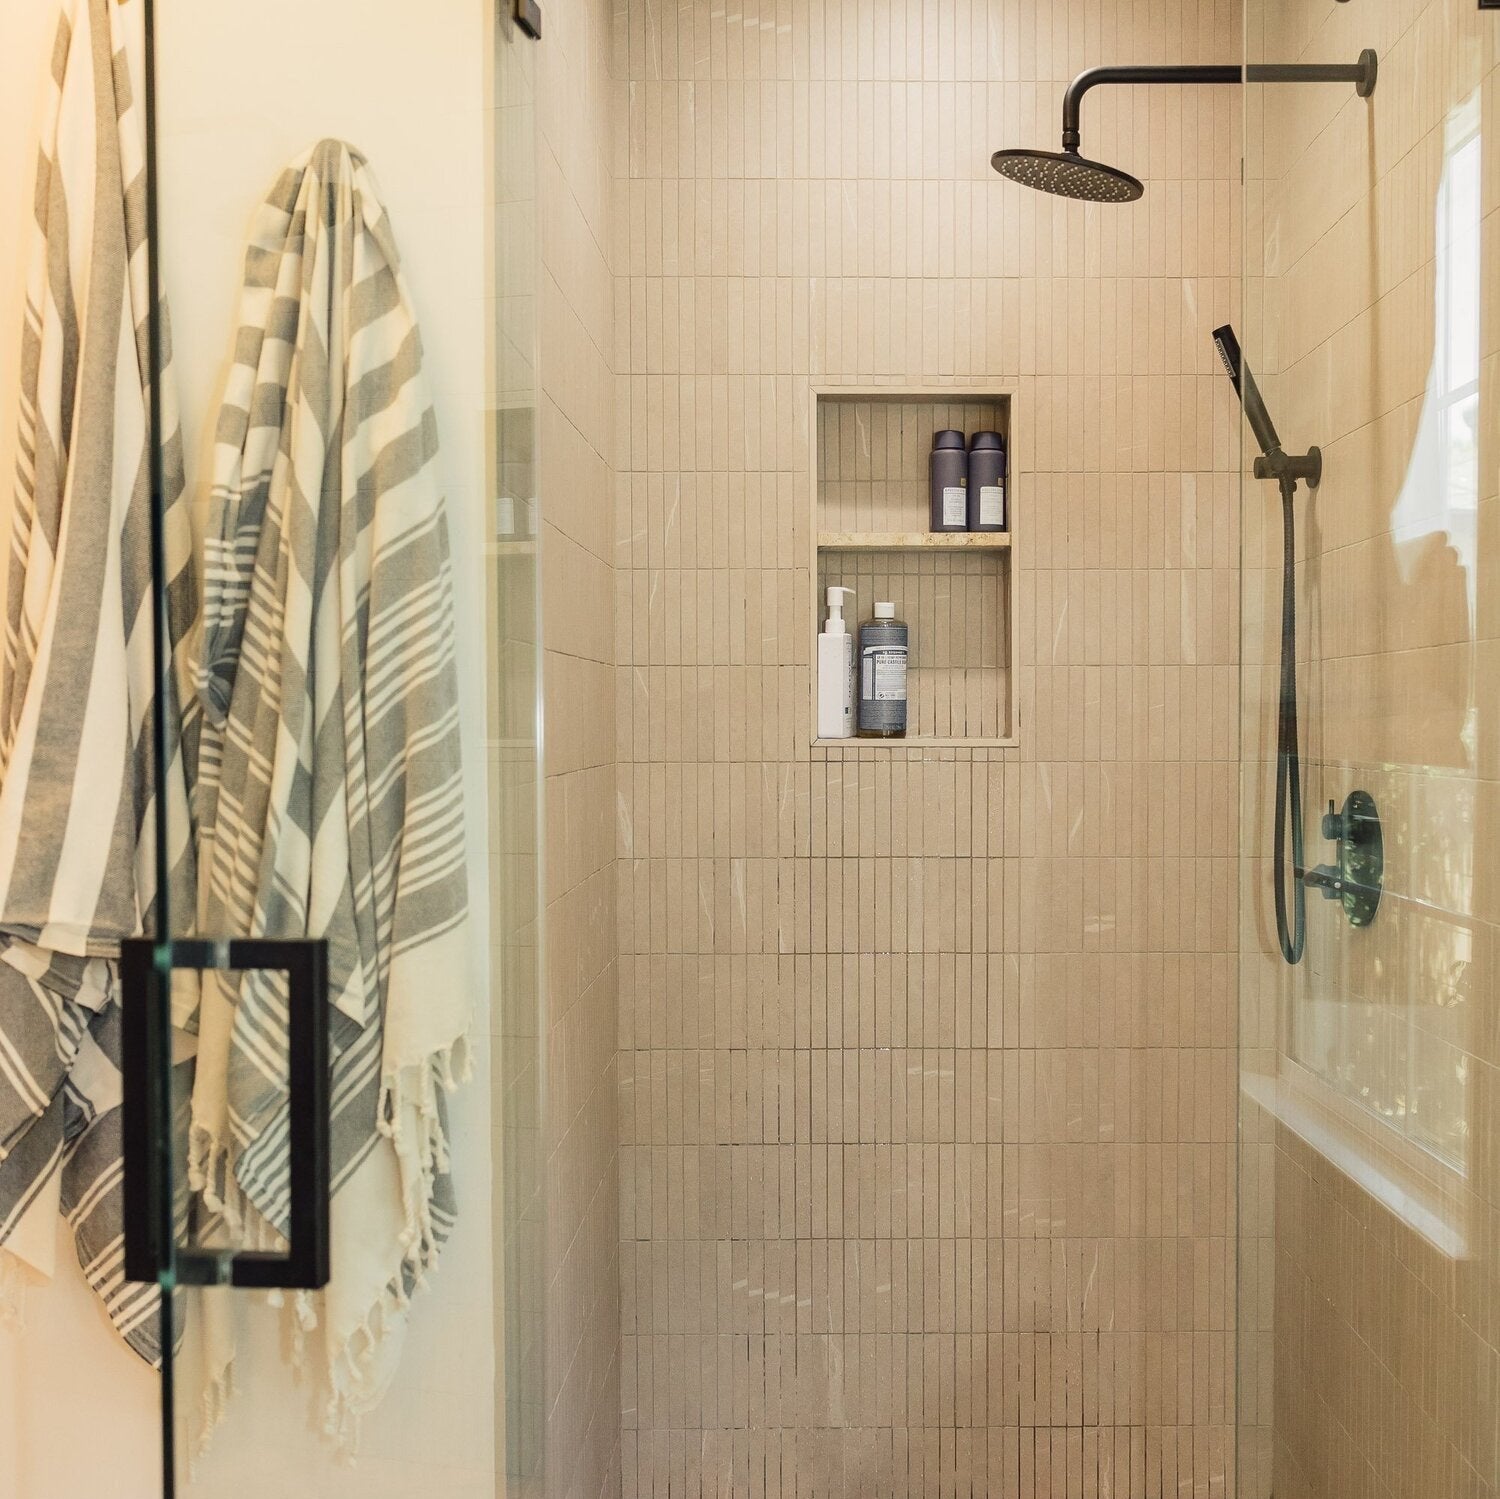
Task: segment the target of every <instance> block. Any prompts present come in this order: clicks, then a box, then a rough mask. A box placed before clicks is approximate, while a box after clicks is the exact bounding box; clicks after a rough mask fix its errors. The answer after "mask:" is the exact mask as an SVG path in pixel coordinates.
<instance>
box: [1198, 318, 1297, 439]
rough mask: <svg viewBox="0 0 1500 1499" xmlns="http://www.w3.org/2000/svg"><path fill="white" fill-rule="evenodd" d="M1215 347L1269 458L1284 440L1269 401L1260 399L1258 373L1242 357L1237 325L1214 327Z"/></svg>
mask: <svg viewBox="0 0 1500 1499" xmlns="http://www.w3.org/2000/svg"><path fill="white" fill-rule="evenodd" d="M1214 348H1216V349H1217V350H1218V351H1219V359H1220V361H1221V362H1222V363H1223V365H1224V371H1225V373H1226V374H1227V375H1228V376H1229V378H1230V379H1231V380H1232V381H1233V382H1234V389H1235V394H1236V395H1238V396H1239V398H1240V404H1241V405H1242V406H1243V407H1244V408H1245V420H1246V421H1247V422H1249V423H1250V430H1251V431H1252V432H1254V433H1255V440H1256V442H1258V443H1259V444H1260V450H1261V452H1262V453H1263V454H1265V456H1266V457H1267V458H1269V457H1270V456H1271V455H1272V454H1273V453H1279V452H1280V451H1281V439H1280V437H1278V436H1277V435H1276V424H1275V423H1274V422H1273V421H1272V420H1271V413H1270V412H1269V411H1267V410H1266V403H1265V402H1264V401H1263V400H1261V398H1260V389H1259V387H1258V386H1257V385H1256V383H1255V376H1254V375H1252V374H1251V373H1250V371H1249V369H1248V368H1247V367H1246V366H1245V363H1244V361H1243V360H1242V359H1241V357H1240V341H1239V339H1237V338H1236V337H1235V336H1234V328H1233V327H1232V326H1231V325H1230V324H1229V323H1225V324H1224V326H1223V327H1222V328H1215V329H1214Z"/></svg>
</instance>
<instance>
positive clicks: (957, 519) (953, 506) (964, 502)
mask: <svg viewBox="0 0 1500 1499" xmlns="http://www.w3.org/2000/svg"><path fill="white" fill-rule="evenodd" d="M968 513H969V495H968V491H967V490H966V489H964V488H963V487H962V486H961V485H952V486H950V487H948V488H946V489H944V490H943V524H944V525H945V526H961V525H963V524H964V522H965V520H966V518H967V516H968Z"/></svg>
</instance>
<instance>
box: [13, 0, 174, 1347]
mask: <svg viewBox="0 0 1500 1499" xmlns="http://www.w3.org/2000/svg"><path fill="white" fill-rule="evenodd" d="M130 9H131V11H132V12H138V11H139V9H140V7H139V6H135V7H131V8H130ZM132 22H134V24H136V25H139V19H138V16H134V15H132V14H130V13H127V11H125V10H124V9H122V7H120V6H118V5H114V4H111V3H109V0H69V3H68V4H67V5H65V6H64V9H63V13H62V16H61V20H60V22H59V26H58V32H57V41H56V46H55V48H54V52H53V58H52V84H53V87H52V91H51V96H50V99H49V101H48V108H47V115H46V120H45V123H44V126H43V132H42V141H41V151H40V159H39V163H38V168H37V186H36V195H35V223H34V225H33V229H32V236H33V240H34V244H33V249H32V260H31V270H30V275H29V279H28V283H27V293H26V309H25V322H24V329H23V347H22V370H21V376H22V379H21V397H20V443H19V462H18V472H17V476H16V489H15V518H14V527H13V531H12V536H11V560H10V577H9V585H8V594H7V618H6V624H5V680H4V686H3V690H0V1303H8V1304H9V1305H10V1307H11V1309H12V1310H14V1309H15V1307H16V1304H17V1300H18V1297H19V1294H20V1293H21V1291H22V1290H23V1289H24V1285H25V1283H26V1282H27V1281H29V1280H34V1279H38V1278H45V1277H46V1276H47V1275H49V1274H50V1272H51V1268H52V1265H51V1253H52V1245H53V1243H54V1241H55V1237H56V1231H55V1219H56V1212H57V1208H58V1206H59V1205H60V1206H61V1208H62V1210H63V1212H64V1213H65V1214H66V1215H67V1218H68V1221H69V1223H70V1225H71V1227H72V1229H73V1234H74V1239H75V1243H76V1246H77V1249H78V1255H79V1259H80V1261H81V1263H82V1265H83V1268H84V1271H85V1273H86V1274H87V1276H88V1278H89V1280H90V1282H91V1283H92V1285H93V1286H94V1289H95V1290H96V1291H97V1292H98V1293H99V1295H100V1296H101V1297H102V1298H103V1300H104V1303H105V1306H106V1308H107V1309H108V1311H109V1314H110V1316H111V1317H112V1318H113V1320H114V1322H115V1325H116V1326H117V1327H118V1328H119V1329H120V1331H121V1333H122V1334H124V1335H125V1337H126V1338H128V1339H129V1341H130V1343H131V1344H132V1346H133V1347H135V1348H136V1350H137V1351H138V1352H139V1353H141V1354H142V1355H143V1356H144V1357H146V1358H150V1359H155V1358H156V1357H157V1355H158V1353H159V1348H158V1329H157V1319H156V1317H155V1316H154V1315H153V1313H154V1310H155V1307H156V1304H157V1301H156V1293H155V1291H154V1289H153V1288H151V1287H147V1286H139V1285H130V1284H127V1283H126V1282H125V1279H124V1264H123V1244H122V1237H121V1235H122V1224H123V1216H122V1207H123V1204H122V1196H121V1168H120V1117H119V1104H120V1076H119V1003H118V987H117V968H116V963H115V961H114V960H115V959H116V958H117V957H118V954H119V944H120V940H121V938H123V937H128V936H132V935H135V934H136V933H139V932H140V931H141V930H142V929H143V926H147V927H149V926H152V925H154V922H155V919H156V912H155V898H156V891H155V888H154V887H155V859H154V847H155V844H154V836H153V823H154V817H155V805H154V802H153V795H154V794H155V793H154V788H155V786H156V785H157V784H158V782H157V778H156V776H155V775H154V773H153V770H154V768H153V765H152V762H151V746H150V734H151V723H152V710H153V699H154V682H153V664H152V655H153V643H152V628H153V620H152V610H151V553H150V521H151V493H150V468H149V463H148V420H147V403H148V400H149V393H150V383H149V380H148V378H147V375H148V347H147V337H148V328H149V322H148V319H149V316H150V308H149V305H148V303H149V283H148V276H147V250H146V214H145V143H144V132H143V129H142V121H141V114H140V111H139V109H138V108H137V107H136V99H135V90H134V88H133V86H132V82H131V71H130V64H129V58H130V56H131V55H132V53H134V55H137V56H138V55H139V37H138V35H137V36H134V37H132V36H130V35H127V31H126V28H127V27H129V26H130V25H131V24H132ZM161 327H162V329H163V334H164V336H163V348H164V357H165V358H166V359H167V360H168V361H169V360H170V338H169V336H167V334H166V330H167V317H166V309H165V307H163V308H162V309H161ZM162 391H163V402H162V428H163V433H164V436H165V452H164V455H163V456H164V467H165V479H166V494H165V500H166V503H167V510H166V518H167V540H168V548H169V565H170V574H171V578H172V582H171V588H170V598H169V616H170V625H171V631H172V636H173V652H174V664H175V666H176V668H177V675H178V680H179V682H180V684H181V686H182V687H183V688H184V689H185V690H184V691H183V693H182V696H181V701H180V702H172V703H168V704H166V705H165V707H166V712H167V715H168V721H169V723H170V724H171V725H172V726H173V752H172V760H171V763H170V765H169V766H168V767H167V773H166V776H165V777H164V779H163V780H162V784H164V785H165V787H166V788H167V794H168V795H169V797H170V799H171V805H170V807H169V813H170V819H171V826H172V836H173V844H172V847H171V849H170V850H169V866H170V871H171V880H172V888H171V892H170V893H171V896H172V900H173V903H174V905H175V908H176V909H177V910H178V911H180V912H181V913H183V916H184V918H185V919H190V918H191V914H192V902H193V892H194V888H195V882H196V881H195V873H194V859H193V835H192V823H191V820H190V817H189V806H188V795H189V791H188V788H189V783H190V781H191V779H192V774H193V760H194V754H195V743H196V739H197V722H198V712H197V707H196V704H195V702H194V701H193V697H192V677H191V668H190V663H189V661H188V653H187V648H186V641H187V638H188V636H189V634H190V631H191V628H192V626H193V623H194V620H195V616H196V613H197V600H196V593H195V588H196V585H195V580H194V576H193V571H192V567H191V559H192V548H191V537H190V528H189V524H188V519H187V514H186V506H185V504H184V502H183V499H182V490H183V482H182V443H181V436H180V433H179V430H178V425H177V412H176V408H175V403H174V401H173V400H172V396H171V391H172V382H171V378H170V370H168V372H167V374H166V376H165V378H164V379H163V381H162Z"/></svg>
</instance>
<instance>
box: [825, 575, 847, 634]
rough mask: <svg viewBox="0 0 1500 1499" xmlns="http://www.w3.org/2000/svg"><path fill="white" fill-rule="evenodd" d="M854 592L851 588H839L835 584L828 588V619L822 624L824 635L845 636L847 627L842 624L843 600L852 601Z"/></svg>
mask: <svg viewBox="0 0 1500 1499" xmlns="http://www.w3.org/2000/svg"><path fill="white" fill-rule="evenodd" d="M853 597H854V590H853V589H852V588H840V587H839V585H838V584H837V583H835V584H833V585H831V586H830V588H829V590H828V618H827V619H826V620H825V621H824V624H823V633H824V634H825V635H847V634H848V633H849V626H848V625H846V624H845V623H844V600H845V599H846V598H849V599H852V598H853Z"/></svg>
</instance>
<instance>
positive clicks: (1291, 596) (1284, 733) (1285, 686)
mask: <svg viewBox="0 0 1500 1499" xmlns="http://www.w3.org/2000/svg"><path fill="white" fill-rule="evenodd" d="M1296 499H1297V481H1296V480H1295V479H1294V478H1292V477H1290V475H1287V474H1283V475H1282V476H1281V537H1282V543H1281V701H1280V707H1279V710H1278V712H1277V715H1276V833H1275V838H1274V840H1273V841H1274V845H1275V847H1274V862H1275V865H1276V871H1275V881H1276V936H1277V940H1278V941H1279V942H1280V943H1281V956H1282V957H1283V958H1285V959H1286V961H1287V962H1288V963H1300V962H1301V961H1302V945H1303V941H1304V939H1305V937H1306V935H1307V892H1306V891H1305V890H1304V889H1303V885H1302V868H1303V861H1302V853H1303V849H1302V757H1301V753H1300V751H1299V749H1298V746H1297V532H1296V525H1297V522H1296ZM1289 823H1290V825H1291V834H1292V867H1291V869H1290V871H1289V870H1288V869H1287V857H1286V855H1287V848H1286V840H1287V825H1288V824H1289ZM1289 873H1290V875H1291V885H1292V913H1291V921H1290V922H1288V920H1287V909H1286V905H1287V901H1286V887H1287V876H1288V874H1289Z"/></svg>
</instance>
